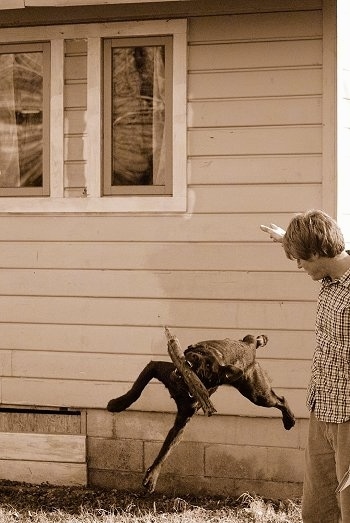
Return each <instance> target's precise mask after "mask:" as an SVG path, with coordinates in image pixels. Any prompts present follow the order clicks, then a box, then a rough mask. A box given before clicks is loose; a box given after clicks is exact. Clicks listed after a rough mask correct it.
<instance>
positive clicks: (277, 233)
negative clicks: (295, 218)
mask: <svg viewBox="0 0 350 523" xmlns="http://www.w3.org/2000/svg"><path fill="white" fill-rule="evenodd" d="M260 229H261V230H262V231H264V232H266V233H267V234H269V235H270V238H271V240H273V241H274V242H279V243H282V239H283V236H284V235H285V233H286V231H285V230H284V229H282V228H281V227H278V225H275V224H274V223H270V225H269V226H268V225H260Z"/></svg>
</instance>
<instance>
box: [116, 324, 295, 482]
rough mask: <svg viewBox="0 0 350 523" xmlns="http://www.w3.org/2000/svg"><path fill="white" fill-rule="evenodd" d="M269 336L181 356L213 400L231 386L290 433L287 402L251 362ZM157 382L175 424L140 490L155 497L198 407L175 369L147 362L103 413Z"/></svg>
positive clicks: (216, 343)
mask: <svg viewBox="0 0 350 523" xmlns="http://www.w3.org/2000/svg"><path fill="white" fill-rule="evenodd" d="M266 343H267V337H266V336H264V335H261V336H258V337H255V336H252V335H250V334H248V335H247V336H245V337H244V338H243V340H231V339H228V338H226V339H224V340H210V341H201V342H199V343H196V344H195V345H190V346H189V347H188V348H187V349H186V350H185V352H184V355H185V358H186V361H187V362H188V364H189V366H190V367H191V369H192V370H193V371H194V372H195V374H196V375H197V376H198V377H199V378H200V380H201V381H202V383H203V385H204V386H205V387H206V389H207V390H208V394H209V396H210V395H212V394H213V393H214V392H215V391H216V390H217V388H218V387H220V385H232V386H233V387H234V388H236V389H237V390H238V391H239V392H240V393H241V394H243V396H245V397H246V398H248V399H249V400H250V401H251V402H252V403H255V405H259V406H261V407H276V408H277V409H279V410H280V411H281V413H282V421H283V425H284V428H285V429H286V430H289V429H291V428H292V427H293V425H294V424H295V418H294V415H293V413H292V411H291V410H290V408H289V407H288V404H287V402H286V400H285V399H284V398H283V397H281V396H277V394H276V393H275V392H274V391H273V389H272V388H271V384H270V380H269V378H268V376H267V374H266V372H265V371H264V370H263V369H262V368H261V367H260V365H259V363H258V362H257V361H256V360H255V355H256V349H257V348H258V347H262V346H264V345H266ZM153 378H156V379H157V380H159V381H160V382H161V383H163V384H164V385H165V387H166V388H167V389H168V390H169V392H170V395H171V397H172V398H173V399H174V401H175V403H176V406H177V414H176V417H175V423H174V425H173V427H172V428H171V429H170V431H169V433H168V435H167V436H166V438H165V441H164V443H163V445H162V448H161V449H160V452H159V454H158V456H157V457H156V459H155V461H154V462H153V464H152V465H151V466H150V467H149V469H148V470H147V472H146V475H145V477H144V480H143V485H144V487H145V488H146V489H147V490H148V491H149V492H153V491H154V489H155V486H156V483H157V479H158V476H159V473H160V469H161V467H162V464H163V463H164V461H165V460H166V458H167V457H168V456H169V454H170V452H171V451H172V449H173V448H174V447H175V446H176V445H177V444H178V443H179V442H180V440H181V438H182V435H183V432H184V429H185V426H186V424H187V423H188V422H189V421H190V420H191V418H192V416H193V415H194V414H195V413H196V412H197V411H198V409H199V408H200V404H199V402H198V401H197V400H196V399H195V398H194V397H193V396H192V395H191V393H190V391H189V389H188V386H187V385H186V383H185V381H184V380H183V378H182V376H181V375H180V374H179V372H178V370H177V369H176V367H175V365H174V364H173V363H172V362H167V361H150V362H149V363H148V365H146V367H145V368H144V369H143V371H142V372H141V374H140V375H139V377H138V378H137V379H136V381H135V383H134V384H133V386H132V387H131V389H130V390H129V391H128V392H127V393H126V394H124V395H123V396H120V397H119V398H115V399H112V400H110V402H109V403H108V405H107V409H108V410H109V411H110V412H121V411H123V410H125V409H127V408H128V407H130V405H131V404H132V403H134V402H135V401H136V400H137V399H138V398H139V397H140V396H141V393H142V391H143V389H144V388H145V387H146V385H147V383H149V382H150V381H151V379H153Z"/></svg>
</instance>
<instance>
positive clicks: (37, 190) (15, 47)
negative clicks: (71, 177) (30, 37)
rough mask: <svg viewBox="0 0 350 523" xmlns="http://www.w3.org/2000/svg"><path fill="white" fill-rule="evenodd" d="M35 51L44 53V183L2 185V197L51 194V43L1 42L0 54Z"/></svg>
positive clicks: (0, 194)
mask: <svg viewBox="0 0 350 523" xmlns="http://www.w3.org/2000/svg"><path fill="white" fill-rule="evenodd" d="M35 52H41V53H42V55H43V106H42V112H43V120H42V169H43V173H42V185H41V186H40V187H0V198H2V197H8V196H15V197H24V196H49V193H50V179H49V166H50V151H49V133H50V44H49V43H48V42H29V43H24V44H15V43H14V44H8V43H6V44H2V43H1V44H0V55H2V54H22V53H35Z"/></svg>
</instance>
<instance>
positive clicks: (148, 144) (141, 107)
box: [105, 39, 171, 194]
mask: <svg viewBox="0 0 350 523" xmlns="http://www.w3.org/2000/svg"><path fill="white" fill-rule="evenodd" d="M153 40H154V39H153ZM159 40H161V39H159ZM164 40H165V39H164ZM129 42H131V39H130V40H129V41H128V43H129ZM144 43H145V39H143V43H142V45H125V41H124V42H118V40H115V41H113V45H111V46H110V50H109V53H110V55H107V56H108V59H110V65H111V67H110V78H108V77H107V81H108V82H109V83H110V87H109V89H110V92H108V86H105V87H107V93H108V94H107V98H108V99H109V101H110V106H105V119H106V123H107V129H108V130H107V133H106V132H105V138H106V141H107V143H108V139H110V149H106V148H105V155H110V157H111V159H110V164H109V165H108V162H107V163H105V166H106V165H107V168H106V167H105V168H106V171H107V172H106V173H105V175H106V178H105V193H107V194H108V192H109V190H110V192H111V193H113V192H117V193H122V194H123V193H124V194H126V193H127V191H128V189H126V188H125V189H124V191H123V190H122V189H121V187H123V186H124V187H125V186H129V188H130V186H133V187H134V190H131V191H130V190H129V192H134V191H135V186H139V187H141V186H142V187H143V189H141V188H140V189H139V190H138V191H137V193H138V194H140V193H144V192H145V193H148V194H149V193H155V194H164V193H166V192H167V191H169V188H168V186H169V184H168V179H167V177H169V172H168V173H167V165H168V166H169V158H170V157H171V147H170V148H169V147H168V148H167V146H166V144H167V143H169V139H170V136H168V135H169V134H170V127H169V124H168V120H167V118H168V116H167V115H168V113H170V108H168V109H167V108H166V100H169V98H168V97H169V94H170V93H167V90H169V89H168V87H167V86H168V85H169V84H170V79H169V78H167V74H166V71H167V69H166V66H167V65H168V64H166V60H167V55H166V46H165V45H164V44H162V45H156V44H154V43H153V42H151V44H152V45H144ZM105 56H106V55H105ZM168 67H169V66H168ZM105 82H106V77H105ZM109 115H110V121H108V118H109ZM109 134H110V137H109ZM108 177H109V179H108ZM106 186H107V187H109V190H108V188H107V190H106ZM145 186H149V187H150V189H149V191H147V190H145ZM113 188H116V190H115V191H113Z"/></svg>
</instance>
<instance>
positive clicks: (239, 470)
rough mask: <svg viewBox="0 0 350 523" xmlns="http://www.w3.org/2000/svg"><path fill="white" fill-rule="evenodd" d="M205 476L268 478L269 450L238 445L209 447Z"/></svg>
mask: <svg viewBox="0 0 350 523" xmlns="http://www.w3.org/2000/svg"><path fill="white" fill-rule="evenodd" d="M205 475H206V476H213V477H216V478H217V477H221V478H225V477H226V478H251V479H260V478H266V479H268V477H267V448H266V447H243V446H237V445H208V446H207V447H206V448H205Z"/></svg>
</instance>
